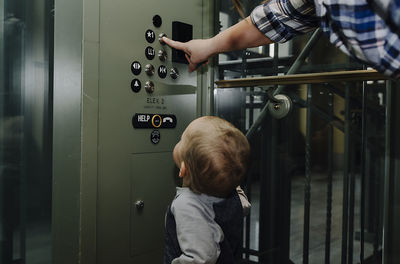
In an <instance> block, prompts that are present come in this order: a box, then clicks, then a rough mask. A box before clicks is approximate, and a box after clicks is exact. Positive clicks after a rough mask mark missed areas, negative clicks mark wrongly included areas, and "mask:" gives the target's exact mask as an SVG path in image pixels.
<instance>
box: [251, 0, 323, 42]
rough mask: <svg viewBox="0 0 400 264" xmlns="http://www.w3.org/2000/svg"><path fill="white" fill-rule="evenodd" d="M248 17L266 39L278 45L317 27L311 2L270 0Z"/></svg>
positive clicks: (317, 21) (303, 0)
mask: <svg viewBox="0 0 400 264" xmlns="http://www.w3.org/2000/svg"><path fill="white" fill-rule="evenodd" d="M250 17H251V19H252V21H253V24H254V25H255V26H256V27H257V28H258V29H259V30H260V31H261V32H262V33H263V34H264V35H265V36H266V37H268V38H269V39H270V40H272V41H273V42H279V43H283V42H286V41H288V40H290V39H291V38H293V37H294V36H296V35H299V34H304V33H306V32H308V31H310V30H312V29H315V28H316V27H318V26H319V19H318V18H317V16H316V15H315V6H314V2H313V1H312V0H311V1H308V0H271V1H269V2H267V3H265V4H263V5H260V6H258V7H256V8H255V9H254V10H253V11H252V13H251V15H250Z"/></svg>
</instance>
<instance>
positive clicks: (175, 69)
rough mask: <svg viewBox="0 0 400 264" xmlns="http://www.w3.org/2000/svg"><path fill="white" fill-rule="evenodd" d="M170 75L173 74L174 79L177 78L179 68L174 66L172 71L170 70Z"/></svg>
mask: <svg viewBox="0 0 400 264" xmlns="http://www.w3.org/2000/svg"><path fill="white" fill-rule="evenodd" d="M169 76H171V78H172V79H176V78H178V77H179V71H178V69H177V68H175V67H173V68H171V70H170V72H169Z"/></svg>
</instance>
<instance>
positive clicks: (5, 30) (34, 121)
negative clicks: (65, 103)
mask: <svg viewBox="0 0 400 264" xmlns="http://www.w3.org/2000/svg"><path fill="white" fill-rule="evenodd" d="M52 9H53V1H50V0H46V1H36V0H35V1H27V0H0V262H1V263H2V264H11V263H41V264H43V263H44V264H45V263H51V236H50V234H51V233H50V229H51V184H52V182H51V144H52V138H51V128H52V122H51V108H52V106H51V103H50V99H51V95H52V47H53V40H52V39H53V37H52V30H53V18H52V12H51V10H52Z"/></svg>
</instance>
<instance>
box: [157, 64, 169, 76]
mask: <svg viewBox="0 0 400 264" xmlns="http://www.w3.org/2000/svg"><path fill="white" fill-rule="evenodd" d="M158 76H160V78H162V79H164V78H165V77H167V67H165V66H164V65H161V66H160V67H158Z"/></svg>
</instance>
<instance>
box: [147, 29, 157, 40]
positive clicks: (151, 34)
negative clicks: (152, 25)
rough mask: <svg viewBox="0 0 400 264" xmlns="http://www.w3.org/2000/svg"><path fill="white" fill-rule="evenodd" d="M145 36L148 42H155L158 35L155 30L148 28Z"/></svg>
mask: <svg viewBox="0 0 400 264" xmlns="http://www.w3.org/2000/svg"><path fill="white" fill-rule="evenodd" d="M145 37H146V40H147V42H149V43H153V42H154V40H155V39H156V35H155V33H154V31H153V30H151V29H148V30H147V31H146V35H145Z"/></svg>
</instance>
